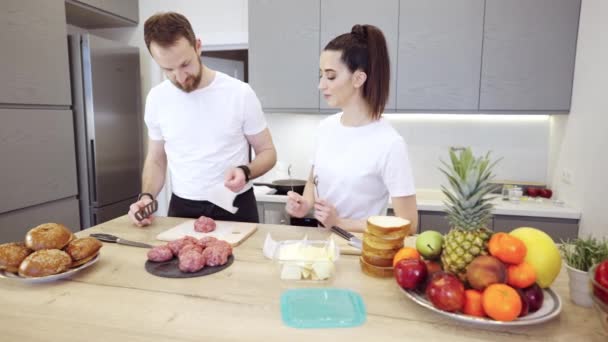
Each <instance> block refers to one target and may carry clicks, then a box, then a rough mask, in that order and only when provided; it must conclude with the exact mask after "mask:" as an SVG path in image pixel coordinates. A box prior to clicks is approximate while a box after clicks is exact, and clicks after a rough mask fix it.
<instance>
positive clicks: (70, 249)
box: [65, 236, 102, 267]
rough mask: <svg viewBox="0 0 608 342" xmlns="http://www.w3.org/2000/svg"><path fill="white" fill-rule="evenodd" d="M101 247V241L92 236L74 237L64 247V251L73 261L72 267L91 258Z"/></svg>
mask: <svg viewBox="0 0 608 342" xmlns="http://www.w3.org/2000/svg"><path fill="white" fill-rule="evenodd" d="M101 247H102V243H101V241H99V240H97V239H96V238H94V237H92V236H87V237H83V238H79V239H74V240H72V241H70V243H68V245H67V246H66V247H65V252H66V253H68V254H69V256H70V257H71V258H72V260H73V261H74V262H73V263H72V267H76V266H80V265H82V264H84V263H87V262H88V261H89V260H91V259H93V258H94V257H95V256H96V255H97V254H98V252H99V249H100V248H101Z"/></svg>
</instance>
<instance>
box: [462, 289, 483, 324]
mask: <svg viewBox="0 0 608 342" xmlns="http://www.w3.org/2000/svg"><path fill="white" fill-rule="evenodd" d="M464 297H465V300H464V308H463V309H462V312H463V313H465V314H467V315H471V316H476V317H486V313H485V311H483V305H482V304H481V291H478V290H473V289H471V290H466V291H464Z"/></svg>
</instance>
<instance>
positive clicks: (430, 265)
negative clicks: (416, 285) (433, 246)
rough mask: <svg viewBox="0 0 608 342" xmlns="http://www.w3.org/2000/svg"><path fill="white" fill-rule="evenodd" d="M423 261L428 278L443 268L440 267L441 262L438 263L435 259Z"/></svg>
mask: <svg viewBox="0 0 608 342" xmlns="http://www.w3.org/2000/svg"><path fill="white" fill-rule="evenodd" d="M424 263H425V264H426V269H427V271H428V277H429V279H430V277H431V276H432V275H433V274H435V273H437V272H439V271H442V270H443V269H442V268H441V264H440V263H438V262H437V261H433V260H424Z"/></svg>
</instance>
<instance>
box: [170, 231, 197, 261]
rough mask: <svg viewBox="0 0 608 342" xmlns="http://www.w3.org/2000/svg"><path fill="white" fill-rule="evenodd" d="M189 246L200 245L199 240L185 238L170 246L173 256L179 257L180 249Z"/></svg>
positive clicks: (189, 237)
mask: <svg viewBox="0 0 608 342" xmlns="http://www.w3.org/2000/svg"><path fill="white" fill-rule="evenodd" d="M187 244H198V240H197V239H196V238H194V237H192V236H184V237H183V238H181V239H178V240H175V241H171V242H169V244H168V246H169V248H171V252H173V255H175V256H178V255H179V251H180V249H182V247H184V246H185V245H187Z"/></svg>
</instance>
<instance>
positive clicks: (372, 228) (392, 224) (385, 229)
mask: <svg viewBox="0 0 608 342" xmlns="http://www.w3.org/2000/svg"><path fill="white" fill-rule="evenodd" d="M411 226H412V224H411V223H410V221H408V220H406V219H404V218H401V217H398V216H371V217H370V218H368V219H367V231H368V232H369V233H370V234H371V235H374V236H377V237H381V238H383V239H386V240H396V239H403V238H405V237H406V236H408V235H410V229H411Z"/></svg>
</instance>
